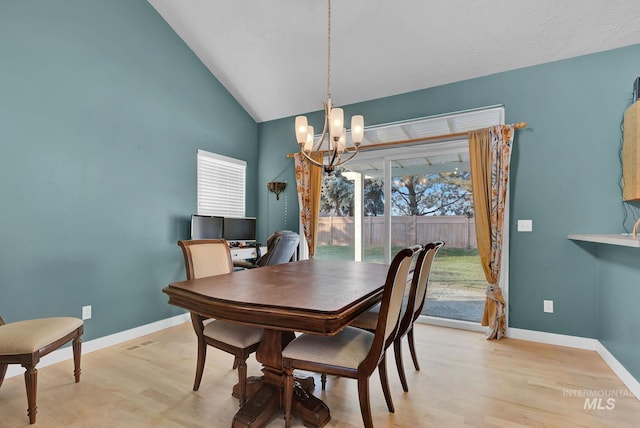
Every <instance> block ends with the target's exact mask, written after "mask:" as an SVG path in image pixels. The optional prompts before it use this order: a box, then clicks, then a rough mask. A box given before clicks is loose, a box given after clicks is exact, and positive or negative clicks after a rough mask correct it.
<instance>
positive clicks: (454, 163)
mask: <svg viewBox="0 0 640 428" xmlns="http://www.w3.org/2000/svg"><path fill="white" fill-rule="evenodd" d="M383 154H384V155H385V156H382V155H383ZM323 201H324V202H323V209H322V212H321V218H320V223H319V239H318V248H317V251H316V257H317V258H323V259H336V260H337V259H352V260H357V261H365V262H372V263H388V262H389V261H390V260H391V258H392V256H393V255H394V254H395V253H396V252H397V251H398V250H399V249H401V248H403V247H406V246H410V245H414V244H417V243H419V244H425V243H427V242H430V241H435V240H442V241H445V243H446V245H445V247H444V248H443V249H441V250H440V252H439V253H438V256H437V258H436V260H435V262H434V266H433V268H432V273H431V277H430V285H429V291H428V295H427V302H426V303H425V310H424V312H423V313H424V315H429V316H436V317H442V318H451V319H458V320H464V321H472V322H479V321H480V318H481V315H482V307H483V302H484V288H485V286H486V282H485V280H484V274H483V272H482V267H481V265H480V260H479V256H478V251H477V246H476V238H475V223H474V219H473V202H472V196H471V182H470V176H469V153H468V147H467V142H466V140H463V141H452V142H446V143H433V144H429V145H422V146H418V147H412V148H405V149H403V150H402V151H398V150H396V151H394V152H389V151H387V152H386V153H382V152H380V153H378V156H374V154H373V153H367V154H366V156H362V157H361V158H359V159H358V162H354V163H352V164H348V165H347V166H346V167H343V168H342V169H341V170H339V171H336V172H334V173H333V174H332V175H331V176H326V177H325V179H324V184H323Z"/></svg>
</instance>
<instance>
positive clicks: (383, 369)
mask: <svg viewBox="0 0 640 428" xmlns="http://www.w3.org/2000/svg"><path fill="white" fill-rule="evenodd" d="M378 374H379V375H380V383H381V384H382V392H383V393H384V401H386V402H387V409H389V413H395V411H396V409H395V407H393V399H392V398H391V391H390V390H389V378H387V358H386V356H385V355H383V356H382V360H380V364H378Z"/></svg>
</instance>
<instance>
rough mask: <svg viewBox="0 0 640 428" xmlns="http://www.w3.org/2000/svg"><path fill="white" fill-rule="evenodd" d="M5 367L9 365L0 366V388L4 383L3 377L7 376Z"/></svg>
mask: <svg viewBox="0 0 640 428" xmlns="http://www.w3.org/2000/svg"><path fill="white" fill-rule="evenodd" d="M7 366H9V364H0V386H2V382H3V381H4V375H6V374H7Z"/></svg>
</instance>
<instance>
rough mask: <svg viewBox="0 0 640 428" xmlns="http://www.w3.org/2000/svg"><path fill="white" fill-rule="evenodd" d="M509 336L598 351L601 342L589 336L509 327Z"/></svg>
mask: <svg viewBox="0 0 640 428" xmlns="http://www.w3.org/2000/svg"><path fill="white" fill-rule="evenodd" d="M507 337H510V338H512V339H521V340H528V341H530V342H539V343H547V344H549V345H558V346H568V347H569V348H579V349H586V350H588V351H597V350H598V345H600V342H599V341H598V340H597V339H590V338H588V337H578V336H568V335H566V334H556V333H546V332H544V331H534V330H523V329H521V328H513V327H509V328H507Z"/></svg>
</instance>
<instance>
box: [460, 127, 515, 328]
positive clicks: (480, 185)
mask: <svg viewBox="0 0 640 428" xmlns="http://www.w3.org/2000/svg"><path fill="white" fill-rule="evenodd" d="M513 135H514V128H513V126H511V125H498V126H493V127H491V128H487V129H480V130H477V131H472V132H470V133H469V154H470V163H471V187H472V189H473V206H474V216H475V220H476V238H477V240H478V252H479V253H480V259H481V262H482V268H483V269H484V274H485V277H486V278H487V282H488V283H489V285H488V286H487V290H486V292H485V294H486V296H487V297H486V301H485V305H484V313H483V315H482V325H483V326H489V331H488V333H487V338H488V339H500V338H502V336H504V334H505V332H506V318H505V301H504V297H502V290H501V289H500V284H498V281H499V278H500V260H501V257H502V238H503V230H504V209H505V202H506V198H507V184H508V182H509V162H510V159H511V146H512V144H513Z"/></svg>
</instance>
